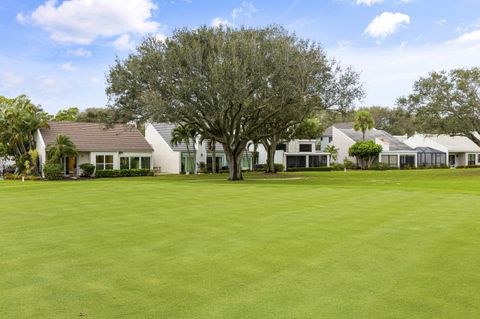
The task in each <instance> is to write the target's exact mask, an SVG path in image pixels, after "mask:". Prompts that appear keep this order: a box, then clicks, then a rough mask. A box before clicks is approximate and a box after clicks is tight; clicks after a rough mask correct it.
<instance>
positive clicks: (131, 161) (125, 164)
mask: <svg viewBox="0 0 480 319" xmlns="http://www.w3.org/2000/svg"><path fill="white" fill-rule="evenodd" d="M150 163H151V158H150V157H146V156H145V157H136V156H132V157H127V156H122V157H120V169H139V168H145V169H150Z"/></svg>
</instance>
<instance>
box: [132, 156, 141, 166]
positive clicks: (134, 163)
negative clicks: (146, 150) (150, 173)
mask: <svg viewBox="0 0 480 319" xmlns="http://www.w3.org/2000/svg"><path fill="white" fill-rule="evenodd" d="M138 168H140V157H130V169H138Z"/></svg>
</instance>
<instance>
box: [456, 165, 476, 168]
mask: <svg viewBox="0 0 480 319" xmlns="http://www.w3.org/2000/svg"><path fill="white" fill-rule="evenodd" d="M457 168H480V165H467V166H457Z"/></svg>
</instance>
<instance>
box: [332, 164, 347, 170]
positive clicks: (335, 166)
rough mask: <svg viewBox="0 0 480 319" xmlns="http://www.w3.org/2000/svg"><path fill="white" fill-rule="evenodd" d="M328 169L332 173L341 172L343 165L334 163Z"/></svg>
mask: <svg viewBox="0 0 480 319" xmlns="http://www.w3.org/2000/svg"><path fill="white" fill-rule="evenodd" d="M330 167H331V168H332V171H343V170H344V169H345V165H343V164H338V163H335V164H333V165H332V166H330Z"/></svg>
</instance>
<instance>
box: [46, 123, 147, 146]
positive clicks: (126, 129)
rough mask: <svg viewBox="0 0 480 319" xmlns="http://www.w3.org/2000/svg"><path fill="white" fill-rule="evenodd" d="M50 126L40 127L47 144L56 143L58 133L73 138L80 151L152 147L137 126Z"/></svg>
mask: <svg viewBox="0 0 480 319" xmlns="http://www.w3.org/2000/svg"><path fill="white" fill-rule="evenodd" d="M48 124H49V126H50V127H49V128H42V129H40V133H41V134H42V137H43V140H44V142H45V144H46V145H49V144H52V143H55V139H56V138H57V136H58V134H64V135H66V136H68V137H70V139H71V140H72V142H73V143H75V145H76V146H77V150H78V151H80V152H151V151H152V147H151V146H150V144H148V142H147V140H146V139H145V138H144V137H143V135H142V133H140V131H139V130H137V129H136V128H135V127H132V126H130V125H127V124H114V125H113V127H108V128H107V127H106V125H105V124H99V123H82V122H49V123H48Z"/></svg>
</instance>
